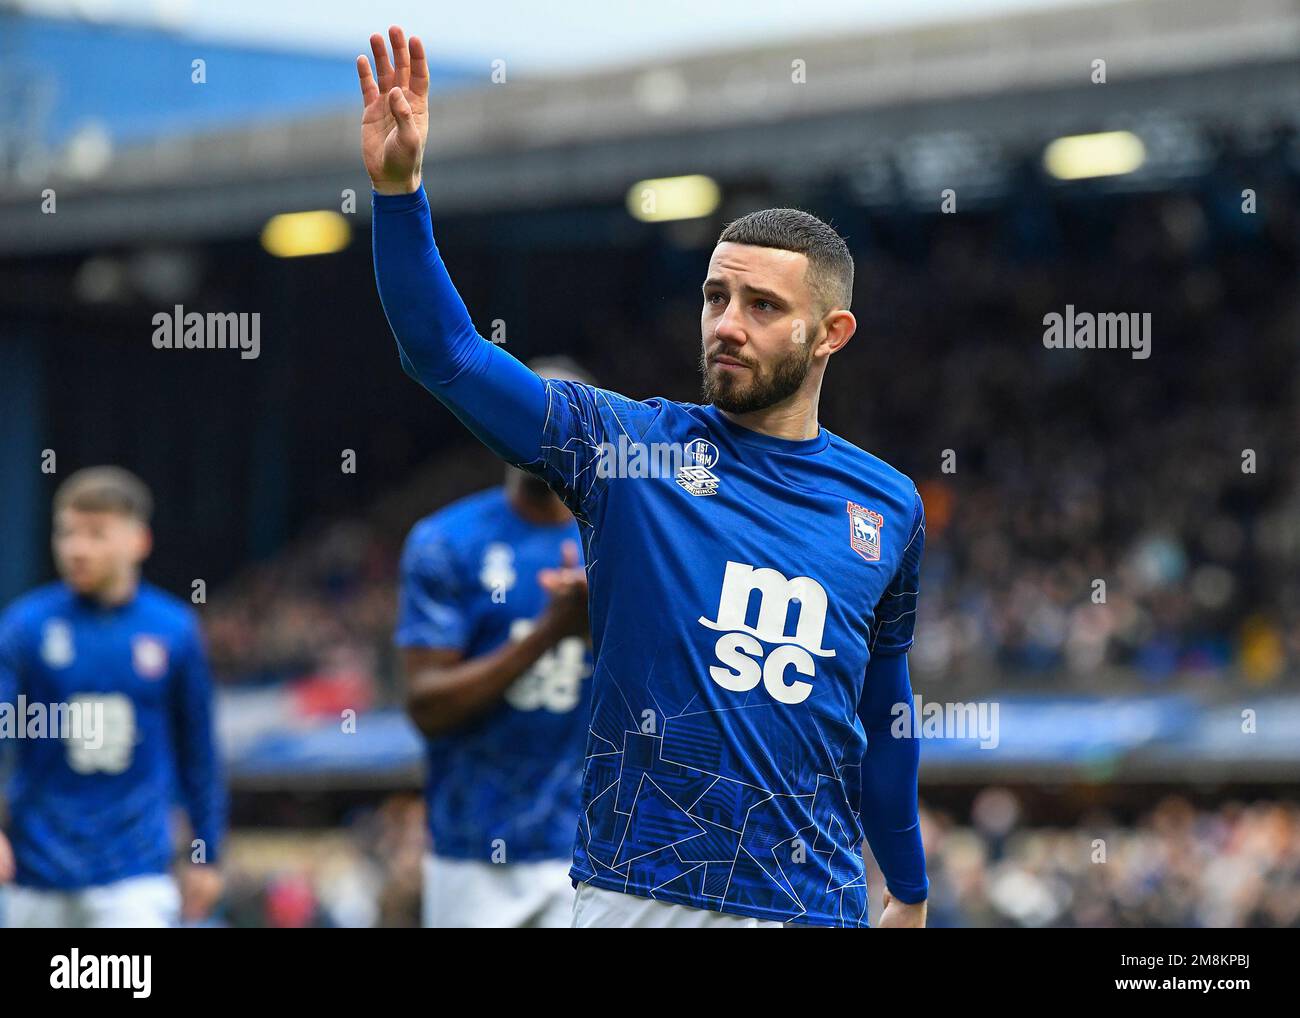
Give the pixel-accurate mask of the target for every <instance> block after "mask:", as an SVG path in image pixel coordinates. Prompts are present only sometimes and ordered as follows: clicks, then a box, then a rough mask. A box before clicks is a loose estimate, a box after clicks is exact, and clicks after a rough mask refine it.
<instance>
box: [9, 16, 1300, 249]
mask: <svg viewBox="0 0 1300 1018" xmlns="http://www.w3.org/2000/svg"><path fill="white" fill-rule="evenodd" d="M1297 52H1300V4H1297V2H1296V0H1241V2H1237V3H1234V4H1223V3H1222V2H1221V0H1137V2H1125V3H1115V4H1109V5H1102V6H1095V5H1094V6H1087V7H1081V8H1078V9H1067V10H1060V9H1053V10H1047V11H1039V12H1033V13H1024V14H1017V15H1007V16H1000V17H993V18H986V19H982V20H978V21H970V22H964V23H961V24H953V25H943V26H927V27H921V28H912V29H905V30H896V31H889V32H883V33H873V34H869V35H864V36H859V37H855V38H840V39H830V40H826V39H809V40H802V41H801V40H791V41H786V42H782V43H781V44H779V45H772V46H767V47H763V48H761V49H755V50H748V51H745V52H737V53H733V54H729V55H727V54H724V55H715V56H712V57H709V58H690V59H684V60H677V61H669V62H664V63H660V64H654V65H647V66H640V67H632V68H627V69H621V70H619V71H617V72H612V73H602V74H596V75H590V74H589V75H574V76H571V77H562V78H544V79H531V80H520V79H517V78H516V79H512V80H511V82H510V83H509V84H508V85H484V86H483V87H479V88H475V89H472V90H467V89H456V90H454V91H450V92H443V93H441V94H438V95H435V96H434V97H433V98H432V99H431V102H430V120H431V124H432V125H433V129H432V133H431V138H430V145H429V153H428V155H427V157H426V167H425V180H426V185H427V190H428V191H429V195H430V200H431V203H432V204H433V205H434V207H435V208H438V209H441V210H444V211H446V210H482V209H493V208H512V207H514V208H518V207H534V206H539V205H545V204H550V203H558V202H565V201H587V202H589V201H603V200H618V199H619V198H621V196H622V194H623V193H624V192H625V190H626V189H627V187H628V186H629V185H630V184H631V183H632V182H634V181H636V180H641V179H645V178H651V177H660V176H667V175H672V174H678V173H708V174H711V175H713V176H715V177H717V178H719V179H721V180H724V181H729V180H742V179H760V180H778V181H785V182H798V181H803V180H810V179H816V178H818V177H819V176H826V175H828V174H831V173H834V174H839V175H841V176H844V175H848V176H853V175H854V174H857V175H859V176H860V177H861V178H862V180H863V190H864V192H865V191H866V190H868V189H869V187H870V178H871V177H872V175H873V173H875V172H876V168H877V167H876V164H877V163H878V162H879V159H880V154H881V153H882V152H887V153H889V154H890V158H893V159H902V160H904V161H905V162H908V163H909V164H910V167H911V168H910V169H909V171H908V172H909V173H911V172H912V171H913V170H914V171H915V174H916V176H915V179H916V180H917V181H919V182H920V183H919V185H918V186H924V187H925V188H926V189H927V193H929V189H931V187H932V184H933V183H934V180H944V181H948V180H952V181H957V182H959V183H965V182H966V181H968V180H970V181H978V180H979V179H980V176H981V174H983V175H984V176H985V177H988V176H989V175H990V174H992V175H996V167H995V166H994V165H993V164H994V163H995V162H996V161H997V159H999V158H1001V157H1002V156H1004V155H1005V154H1007V153H1011V152H1016V151H1019V152H1028V153H1032V152H1033V151H1035V149H1036V148H1041V146H1042V145H1043V144H1044V143H1045V142H1047V141H1049V140H1051V139H1053V138H1055V137H1057V136H1059V135H1062V134H1067V133H1074V132H1083V131H1094V130H1102V129H1111V128H1119V127H1124V128H1129V129H1132V130H1141V131H1143V132H1145V135H1144V140H1147V139H1148V138H1149V139H1150V143H1151V146H1152V148H1153V158H1152V160H1151V167H1152V171H1151V172H1157V171H1160V168H1161V166H1162V165H1163V166H1165V167H1166V168H1169V167H1176V166H1184V165H1185V166H1193V165H1194V164H1195V162H1196V159H1197V157H1198V150H1197V145H1198V140H1197V138H1196V137H1195V134H1196V130H1197V128H1196V126H1195V125H1196V124H1198V123H1207V122H1208V123H1215V124H1229V125H1233V126H1234V127H1237V128H1247V127H1250V126H1251V125H1258V126H1259V127H1260V128H1261V129H1263V128H1264V127H1265V126H1267V125H1276V124H1278V123H1283V122H1285V123H1290V124H1294V123H1295V120H1296V118H1297V111H1300V61H1296V59H1295V54H1296V53H1297ZM1097 59H1104V60H1105V61H1106V83H1105V84H1099V83H1094V82H1093V80H1092V77H1091V75H1092V71H1093V61H1094V60H1097ZM795 60H800V61H803V66H804V67H806V73H807V80H806V83H804V84H794V83H793V82H792V78H791V74H792V70H793V69H794V67H793V65H792V61H795ZM352 74H353V68H352V57H351V55H349V57H348V59H347V60H346V61H344V60H342V59H341V60H340V61H339V76H340V78H345V79H346V81H347V87H346V91H347V96H346V97H344V99H342V100H341V101H340V105H339V110H338V112H335V113H328V114H323V115H320V116H317V117H306V116H298V117H295V118H294V119H293V120H292V121H290V122H287V123H286V122H283V121H282V122H279V123H274V124H268V123H265V122H262V123H253V124H248V125H247V126H245V127H242V128H240V129H238V130H233V131H222V132H219V133H216V134H211V135H207V136H185V137H177V136H171V137H167V138H162V139H158V140H157V141H155V142H153V143H150V144H145V145H134V146H129V147H126V148H122V149H118V150H115V151H114V152H113V153H112V155H111V157H110V158H109V159H107V160H106V161H105V163H104V165H103V166H101V167H99V169H98V171H97V172H95V173H91V174H87V173H84V172H83V173H79V172H78V166H77V160H75V159H72V160H65V161H64V162H62V163H60V164H58V165H57V166H55V167H49V168H47V170H45V171H44V172H42V173H41V174H39V175H38V177H37V178H35V179H30V178H29V179H26V180H17V179H11V180H9V181H8V182H4V181H0V252H3V251H9V252H15V251H20V250H28V251H31V250H60V249H63V250H67V249H76V248H77V247H81V246H87V245H90V244H94V243H97V242H99V243H105V242H107V243H112V242H121V243H130V242H134V241H161V240H167V239H185V238H201V237H215V236H238V235H247V234H249V233H250V232H251V231H254V230H256V229H258V228H259V227H260V226H261V225H262V223H264V222H265V220H266V219H267V218H268V217H269V216H270V215H273V214H275V213H277V212H282V211H286V210H292V209H302V208H331V207H332V208H337V207H338V205H339V196H340V193H341V191H343V190H344V189H347V188H351V189H353V190H355V191H356V192H357V193H358V194H359V195H362V196H364V195H365V193H366V191H367V190H368V188H367V182H366V180H365V177H364V174H363V172H362V170H361V166H360V158H359V155H358V152H357V119H358V114H357V109H356V106H357V99H356V96H355V94H353V91H352V90H353V89H354V88H355V86H354V84H353V82H352V78H351V76H352ZM340 87H342V86H340ZM936 166H937V167H939V168H940V171H941V172H940V174H939V176H938V177H937V178H936V177H934V176H933V171H934V168H935V167H936ZM927 173H929V174H930V176H928V177H927V176H926V174H927ZM42 186H57V187H58V188H59V203H60V204H59V209H60V214H59V215H58V216H44V217H42V216H41V215H40V214H39V210H38V208H37V203H36V202H35V201H33V200H32V195H33V194H35V193H36V192H37V191H38V190H39V188H40V187H42ZM944 186H946V185H944ZM933 190H934V191H935V193H937V190H938V188H933ZM67 211H71V212H72V213H73V214H71V215H65V214H64V213H65V212H67ZM357 212H358V215H359V217H361V218H363V219H364V217H365V216H366V215H367V214H368V203H367V202H365V201H364V199H362V200H361V201H359V202H358V209H357Z"/></svg>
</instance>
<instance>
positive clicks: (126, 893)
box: [0, 467, 225, 927]
mask: <svg viewBox="0 0 1300 1018" xmlns="http://www.w3.org/2000/svg"><path fill="white" fill-rule="evenodd" d="M151 507H152V498H151V496H150V493H149V490H148V488H147V487H145V485H144V484H143V483H142V482H141V481H140V480H139V478H137V477H135V476H134V475H132V474H130V473H128V472H127V471H125V470H122V469H120V468H117V467H93V468H90V469H87V470H82V471H78V472H77V473H75V474H73V475H72V476H71V477H69V478H68V479H67V480H66V481H65V482H64V483H63V484H62V485H61V486H60V487H59V489H58V491H57V492H56V494H55V497H54V540H53V544H54V556H55V559H56V562H57V565H58V569H59V573H60V575H61V576H62V581H61V582H57V583H51V584H49V585H47V586H44V587H40V588H38V589H37V590H34V591H32V592H31V593H29V594H27V595H26V596H24V597H22V598H20V599H18V600H17V601H15V602H14V603H13V604H11V605H10V606H9V607H8V609H7V610H6V611H5V612H4V613H3V615H2V616H0V749H6V748H7V749H9V750H10V752H11V753H12V754H14V756H15V759H14V761H13V763H14V770H13V774H12V780H11V787H10V789H9V795H8V813H9V825H8V830H7V832H6V833H5V834H0V883H6V882H9V881H12V886H10V887H8V888H6V891H7V894H6V895H5V896H4V897H5V899H6V900H5V913H6V915H5V920H6V922H7V924H8V925H10V926H28V927H30V926H42V927H126V926H170V925H175V924H176V923H177V921H178V920H179V919H180V917H181V915H182V912H183V913H184V915H185V917H186V918H188V919H200V918H202V917H203V916H204V915H205V914H206V913H207V912H208V911H209V910H210V908H211V907H212V905H213V904H214V903H215V901H216V899H217V897H218V896H219V894H220V890H221V878H220V873H219V870H218V869H217V861H218V858H219V855H220V850H221V837H222V833H223V829H224V825H225V790H224V785H223V783H222V780H221V775H220V773H219V767H218V760H217V756H216V752H215V750H214V747H213V735H212V720H211V697H212V693H211V684H210V680H209V676H208V668H207V664H206V661H205V658H204V651H203V645H202V641H201V638H200V633H199V626H198V623H197V621H196V619H195V616H194V614H193V612H192V611H191V610H190V608H189V606H188V605H186V604H185V603H183V602H181V601H179V600H177V599H176V598H174V597H172V596H170V595H169V594H166V593H164V592H163V591H161V590H159V589H157V588H155V587H153V586H150V585H149V584H148V583H144V582H142V581H141V579H140V566H141V563H142V562H143V561H144V559H145V558H146V556H147V555H148V554H149V550H150V546H151V537H150V532H149V517H150V512H151ZM177 799H179V800H180V801H181V802H182V803H183V804H184V806H185V807H186V809H187V811H188V813H189V820H190V825H191V827H192V829H193V841H192V842H191V843H190V846H189V848H190V850H189V851H188V852H187V853H186V854H187V860H186V862H185V863H184V864H183V865H182V868H181V871H180V873H181V886H180V887H179V888H178V886H177V882H176V880H175V879H173V877H172V876H171V872H172V858H173V836H172V830H171V819H172V818H171V810H172V804H173V803H174V802H176V801H177ZM182 904H183V908H182Z"/></svg>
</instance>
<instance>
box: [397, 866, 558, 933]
mask: <svg viewBox="0 0 1300 1018" xmlns="http://www.w3.org/2000/svg"><path fill="white" fill-rule="evenodd" d="M423 913H424V915H423V924H424V926H425V927H439V928H442V927H480V928H482V927H493V928H502V927H506V928H514V929H518V928H521V927H552V928H554V927H564V926H568V925H569V919H570V916H571V915H572V913H573V881H572V880H570V879H569V860H567V859H545V860H543V861H541V862H512V863H500V864H497V863H490V862H482V861H480V860H478V859H448V858H445V857H444V856H439V855H431V854H428V853H426V854H425V856H424V908H423Z"/></svg>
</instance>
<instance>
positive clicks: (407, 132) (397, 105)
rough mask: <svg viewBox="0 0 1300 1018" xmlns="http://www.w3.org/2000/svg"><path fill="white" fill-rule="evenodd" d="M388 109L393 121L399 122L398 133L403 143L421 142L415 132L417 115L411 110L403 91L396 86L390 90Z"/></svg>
mask: <svg viewBox="0 0 1300 1018" xmlns="http://www.w3.org/2000/svg"><path fill="white" fill-rule="evenodd" d="M388 109H389V111H390V112H391V113H392V114H393V119H394V120H396V121H397V133H398V135H399V136H400V137H401V138H402V140H403V141H411V140H413V139H414V140H415V141H416V142H418V141H419V135H418V133H417V132H416V130H415V113H414V111H413V110H412V109H411V104H410V103H409V102H407V101H406V96H405V95H403V94H402V90H401V89H400V88H398V87H397V86H396V85H394V86H393V87H392V88H390V89H389V90H388Z"/></svg>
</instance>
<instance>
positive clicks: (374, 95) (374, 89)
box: [357, 56, 379, 106]
mask: <svg viewBox="0 0 1300 1018" xmlns="http://www.w3.org/2000/svg"><path fill="white" fill-rule="evenodd" d="M357 77H358V78H360V79H361V101H362V102H363V103H365V104H366V105H367V106H369V105H370V104H371V103H372V102H374V101H375V100H376V99H378V98H379V86H378V85H376V84H375V76H374V75H373V74H371V73H370V61H369V60H367V59H366V58H365V57H361V56H359V57H357Z"/></svg>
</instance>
